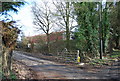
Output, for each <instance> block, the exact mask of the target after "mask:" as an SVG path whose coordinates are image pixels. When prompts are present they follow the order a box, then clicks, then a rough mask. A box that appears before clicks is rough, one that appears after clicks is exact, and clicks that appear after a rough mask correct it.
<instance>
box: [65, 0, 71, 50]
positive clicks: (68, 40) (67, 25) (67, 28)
mask: <svg viewBox="0 0 120 81" xmlns="http://www.w3.org/2000/svg"><path fill="white" fill-rule="evenodd" d="M69 12H70V11H69V2H66V48H67V49H68V50H69V49H70V29H69Z"/></svg>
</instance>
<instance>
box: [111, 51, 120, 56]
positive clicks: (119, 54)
mask: <svg viewBox="0 0 120 81" xmlns="http://www.w3.org/2000/svg"><path fill="white" fill-rule="evenodd" d="M110 57H111V58H118V57H120V51H114V52H113V53H112V54H111V56H110Z"/></svg>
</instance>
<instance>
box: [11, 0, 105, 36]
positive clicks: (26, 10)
mask: <svg viewBox="0 0 120 81" xmlns="http://www.w3.org/2000/svg"><path fill="white" fill-rule="evenodd" d="M25 1H27V2H28V4H26V5H24V6H23V7H21V8H20V10H19V12H18V14H15V13H12V12H10V14H12V16H13V18H14V19H15V20H20V22H19V24H20V25H22V26H23V27H22V29H21V30H23V33H24V35H25V36H34V35H37V34H40V32H39V33H38V32H36V31H35V28H34V25H33V23H32V22H33V19H32V17H33V14H32V12H31V4H32V3H31V2H32V1H40V0H25ZM48 1H51V0H48ZM104 1H106V0H104ZM41 33H43V32H41Z"/></svg>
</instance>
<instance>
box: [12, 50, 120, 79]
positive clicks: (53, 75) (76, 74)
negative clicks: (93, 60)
mask: <svg viewBox="0 0 120 81" xmlns="http://www.w3.org/2000/svg"><path fill="white" fill-rule="evenodd" d="M13 59H15V60H17V61H20V62H22V63H23V64H25V65H27V66H28V68H31V69H32V70H33V71H34V72H35V73H36V75H37V76H36V79H119V74H120V71H119V68H120V64H118V63H120V62H119V61H118V62H117V63H116V64H114V65H113V66H111V67H107V68H104V69H95V70H93V71H91V70H90V71H89V70H85V69H80V68H77V67H74V66H70V65H65V64H61V63H56V62H52V61H48V60H43V59H38V58H35V57H31V56H27V55H24V54H22V53H21V52H17V51H14V53H13Z"/></svg>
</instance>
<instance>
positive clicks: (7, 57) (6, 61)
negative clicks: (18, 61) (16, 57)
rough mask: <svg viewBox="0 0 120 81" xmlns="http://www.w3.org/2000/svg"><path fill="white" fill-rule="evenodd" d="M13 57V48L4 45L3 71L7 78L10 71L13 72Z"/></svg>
mask: <svg viewBox="0 0 120 81" xmlns="http://www.w3.org/2000/svg"><path fill="white" fill-rule="evenodd" d="M11 57H12V50H10V48H6V47H4V49H3V54H2V67H3V68H2V71H3V73H4V74H3V76H5V78H9V76H10V72H11V69H12V68H11V60H12V59H11Z"/></svg>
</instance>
